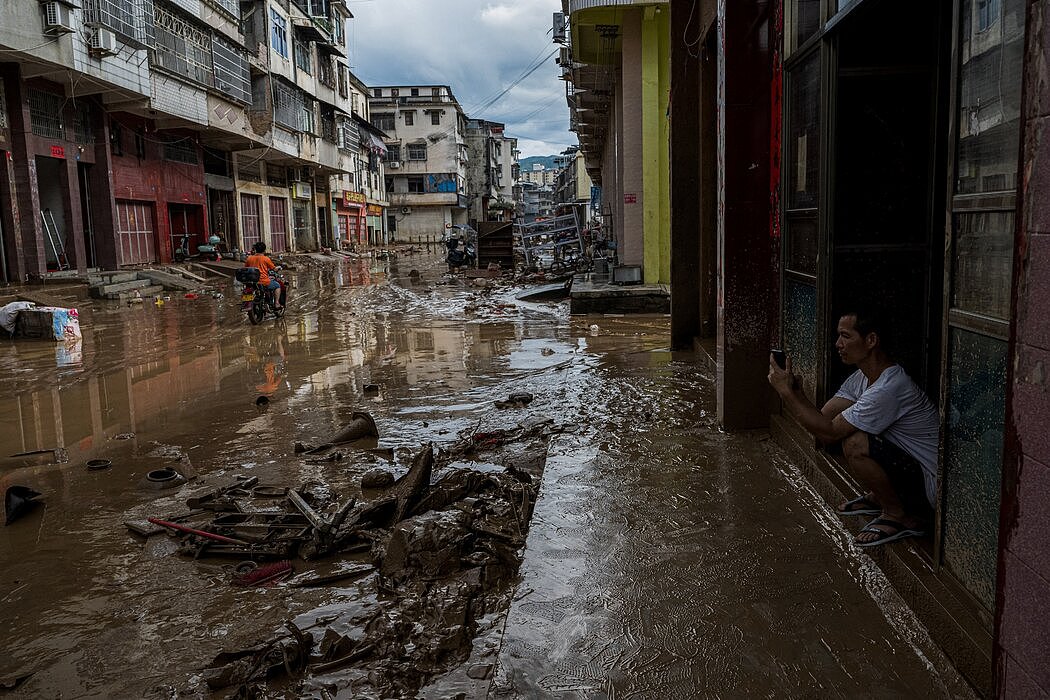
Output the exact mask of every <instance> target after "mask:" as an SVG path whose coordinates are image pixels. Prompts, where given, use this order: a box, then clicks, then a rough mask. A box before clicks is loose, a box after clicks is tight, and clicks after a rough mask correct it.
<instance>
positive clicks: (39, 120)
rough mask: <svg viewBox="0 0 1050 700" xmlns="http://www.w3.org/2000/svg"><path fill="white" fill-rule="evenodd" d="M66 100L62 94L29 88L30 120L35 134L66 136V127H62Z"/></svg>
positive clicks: (52, 137) (47, 136)
mask: <svg viewBox="0 0 1050 700" xmlns="http://www.w3.org/2000/svg"><path fill="white" fill-rule="evenodd" d="M64 102H65V100H63V99H62V96H61V95H56V94H54V93H52V92H44V91H43V90H34V89H33V88H30V89H29V121H30V123H31V124H32V129H33V133H34V134H36V135H37V136H43V137H45V138H51V139H64V138H65V137H66V133H65V129H63V128H62V106H63V103H64Z"/></svg>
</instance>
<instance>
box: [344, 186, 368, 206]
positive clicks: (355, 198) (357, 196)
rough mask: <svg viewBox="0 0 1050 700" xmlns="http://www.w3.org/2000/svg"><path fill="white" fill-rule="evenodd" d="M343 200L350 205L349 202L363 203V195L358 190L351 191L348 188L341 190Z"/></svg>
mask: <svg viewBox="0 0 1050 700" xmlns="http://www.w3.org/2000/svg"><path fill="white" fill-rule="evenodd" d="M343 202H344V203H345V204H346V205H347V206H350V205H351V204H364V203H365V196H364V195H363V194H361V193H360V192H351V191H350V190H343Z"/></svg>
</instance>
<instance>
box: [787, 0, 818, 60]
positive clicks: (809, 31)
mask: <svg viewBox="0 0 1050 700" xmlns="http://www.w3.org/2000/svg"><path fill="white" fill-rule="evenodd" d="M788 5H789V7H790V10H789V13H790V14H789V18H790V22H791V34H790V36H791V39H792V42H791V48H792V49H797V48H798V47H799V46H802V44H804V43H806V40H807V39H809V38H810V37H811V36H813V35H814V34H816V33H817V31H818V30H819V29H820V0H792V2H790V3H788Z"/></svg>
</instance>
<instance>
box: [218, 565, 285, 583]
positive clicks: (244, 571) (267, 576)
mask: <svg viewBox="0 0 1050 700" xmlns="http://www.w3.org/2000/svg"><path fill="white" fill-rule="evenodd" d="M233 571H234V576H233V578H232V579H231V580H230V583H232V584H233V585H235V586H243V587H251V586H263V585H271V586H272V585H274V584H275V583H277V582H278V581H283V580H284V579H286V578H288V577H289V576H291V575H292V574H293V573H294V569H293V568H292V562H290V561H278V562H274V563H273V564H267V565H265V566H259V565H258V564H256V563H255V562H254V561H246V562H241V563H240V564H238V565H237V566H236V567H235V568H234V570H233Z"/></svg>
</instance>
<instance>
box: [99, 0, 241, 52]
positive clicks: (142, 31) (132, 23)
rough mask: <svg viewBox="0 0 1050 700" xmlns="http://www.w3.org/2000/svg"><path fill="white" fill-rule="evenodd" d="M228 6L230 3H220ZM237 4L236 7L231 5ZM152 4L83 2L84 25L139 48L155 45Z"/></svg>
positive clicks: (142, 1) (150, 0) (105, 0)
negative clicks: (113, 35) (98, 29)
mask: <svg viewBox="0 0 1050 700" xmlns="http://www.w3.org/2000/svg"><path fill="white" fill-rule="evenodd" d="M222 1H223V2H230V1H231V0H222ZM234 4H236V3H234ZM154 17H155V11H154V7H153V0H85V2H84V22H85V24H92V25H94V24H97V25H100V26H103V27H105V28H106V29H109V30H110V31H112V32H114V33H116V34H118V35H119V36H120V38H121V39H122V40H124V41H126V42H130V43H133V44H137V45H138V46H140V47H142V48H148V47H152V46H153V44H154V42H155V33H154Z"/></svg>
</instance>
